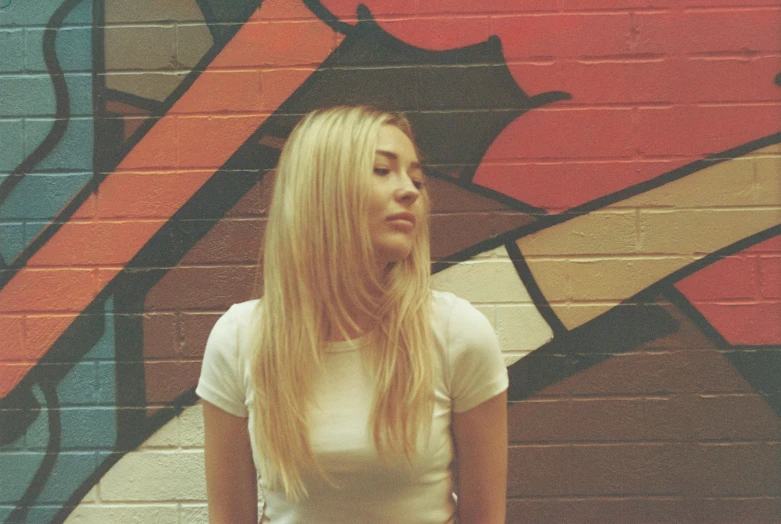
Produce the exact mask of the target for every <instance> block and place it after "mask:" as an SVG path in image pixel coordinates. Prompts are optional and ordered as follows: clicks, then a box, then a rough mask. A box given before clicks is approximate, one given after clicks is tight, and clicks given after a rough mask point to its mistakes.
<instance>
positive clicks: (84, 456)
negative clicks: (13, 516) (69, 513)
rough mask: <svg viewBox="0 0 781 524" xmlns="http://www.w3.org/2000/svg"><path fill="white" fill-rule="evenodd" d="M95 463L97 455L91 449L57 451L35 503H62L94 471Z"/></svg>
mask: <svg viewBox="0 0 781 524" xmlns="http://www.w3.org/2000/svg"><path fill="white" fill-rule="evenodd" d="M97 465H98V464H97V456H96V454H95V452H93V451H89V452H75V451H66V452H61V453H59V454H58V455H57V463H56V464H55V465H54V470H53V471H52V472H51V475H49V478H48V479H47V480H46V485H45V486H44V488H43V491H42V492H41V494H40V496H39V497H38V499H37V500H36V501H35V502H36V504H35V505H36V506H38V505H39V504H53V503H59V504H62V503H63V502H65V501H66V500H68V498H69V497H70V496H71V495H72V494H73V492H74V491H75V490H76V488H78V487H79V485H81V483H82V482H84V481H85V480H87V477H89V476H90V475H92V473H94V472H95V468H96V467H97Z"/></svg>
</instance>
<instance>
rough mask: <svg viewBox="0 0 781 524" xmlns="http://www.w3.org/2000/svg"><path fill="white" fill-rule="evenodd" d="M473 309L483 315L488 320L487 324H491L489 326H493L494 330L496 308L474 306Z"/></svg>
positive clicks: (485, 305) (484, 305)
mask: <svg viewBox="0 0 781 524" xmlns="http://www.w3.org/2000/svg"><path fill="white" fill-rule="evenodd" d="M475 309H477V310H478V311H479V312H480V313H482V314H483V315H485V318H487V319H488V322H490V323H491V326H493V328H494V329H496V307H495V306H492V305H487V304H482V305H477V306H475Z"/></svg>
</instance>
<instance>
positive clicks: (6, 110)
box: [0, 73, 55, 146]
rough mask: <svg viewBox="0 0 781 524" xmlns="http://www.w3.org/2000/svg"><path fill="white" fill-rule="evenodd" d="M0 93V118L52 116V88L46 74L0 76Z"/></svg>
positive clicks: (53, 103)
mask: <svg viewBox="0 0 781 524" xmlns="http://www.w3.org/2000/svg"><path fill="white" fill-rule="evenodd" d="M0 93H3V96H2V97H0V118H3V117H8V116H53V115H54V109H55V102H54V86H53V85H52V81H51V78H50V77H49V75H48V74H45V73H36V74H35V75H9V76H0ZM36 146H37V144H36Z"/></svg>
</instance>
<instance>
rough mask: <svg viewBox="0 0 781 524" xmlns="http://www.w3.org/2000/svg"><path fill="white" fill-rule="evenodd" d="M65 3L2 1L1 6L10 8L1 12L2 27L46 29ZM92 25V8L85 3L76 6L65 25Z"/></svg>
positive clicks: (38, 0)
mask: <svg viewBox="0 0 781 524" xmlns="http://www.w3.org/2000/svg"><path fill="white" fill-rule="evenodd" d="M62 3H63V0H35V1H31V0H12V1H11V2H6V1H4V0H0V6H3V5H5V4H8V6H7V7H6V8H5V9H3V11H0V26H5V27H41V26H43V27H45V26H46V24H48V23H49V19H50V18H51V16H52V15H53V14H54V11H56V10H57V8H58V7H60V6H61V5H62ZM91 23H92V6H91V4H90V2H88V1H84V2H81V3H80V4H79V5H77V6H75V7H74V8H73V10H72V11H71V12H70V15H69V16H68V17H67V19H66V20H65V22H64V23H63V27H65V26H69V25H89V24H91Z"/></svg>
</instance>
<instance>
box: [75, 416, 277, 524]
mask: <svg viewBox="0 0 781 524" xmlns="http://www.w3.org/2000/svg"><path fill="white" fill-rule="evenodd" d="M188 448H190V449H188ZM202 450H203V408H202V403H201V402H200V401H199V402H198V403H196V404H195V405H193V406H190V407H188V408H185V409H184V410H183V411H182V413H181V414H179V416H177V417H175V418H174V419H172V420H170V421H169V422H167V423H166V424H164V425H163V426H162V427H160V429H158V430H157V431H156V432H155V433H154V434H153V435H152V436H150V437H149V438H148V439H147V440H146V442H144V443H143V444H141V446H140V447H139V449H138V450H136V451H133V452H131V453H128V454H127V455H125V456H124V457H122V458H121V459H120V460H119V462H117V463H116V464H115V465H114V466H113V467H112V468H111V469H110V470H109V471H108V472H106V474H105V475H104V476H103V478H102V479H101V480H100V482H99V484H98V490H99V492H100V497H99V498H98V497H96V496H95V491H96V488H95V487H93V488H92V489H91V490H90V492H89V493H87V495H86V496H85V497H84V498H83V499H82V500H81V502H79V505H78V506H77V507H76V508H75V509H74V511H73V512H72V513H71V514H70V515H69V516H68V518H67V519H66V520H65V522H66V523H68V524H76V523H78V524H83V523H95V524H98V523H100V524H103V523H104V522H176V521H177V518H179V517H181V521H182V522H203V523H204V524H205V523H207V522H208V518H207V511H206V492H205V477H204V471H203V453H202ZM258 493H261V490H260V487H258ZM258 498H259V501H258V511H259V512H260V511H261V510H262V508H263V499H262V497H260V496H259V497H258ZM183 500H186V501H187V503H186V504H185V503H181V501H183ZM258 514H260V513H258Z"/></svg>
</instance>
